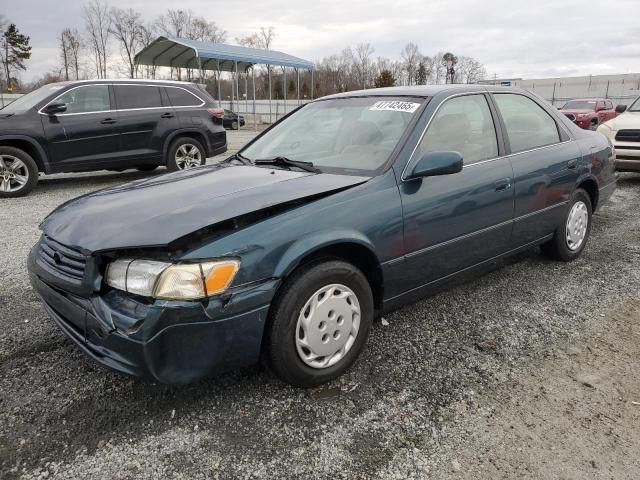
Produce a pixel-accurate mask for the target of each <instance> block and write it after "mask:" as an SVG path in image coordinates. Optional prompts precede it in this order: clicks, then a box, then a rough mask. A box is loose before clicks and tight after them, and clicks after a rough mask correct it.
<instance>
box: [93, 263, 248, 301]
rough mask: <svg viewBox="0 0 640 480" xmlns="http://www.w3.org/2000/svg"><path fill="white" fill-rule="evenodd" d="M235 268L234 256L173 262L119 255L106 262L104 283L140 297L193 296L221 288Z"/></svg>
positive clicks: (220, 290) (180, 297) (167, 297)
mask: <svg viewBox="0 0 640 480" xmlns="http://www.w3.org/2000/svg"><path fill="white" fill-rule="evenodd" d="M239 268H240V262H238V261H237V260H221V261H214V262H202V263H180V264H173V263H167V262H157V261H155V260H132V259H122V260H116V261H115V262H112V263H110V264H109V266H108V267H107V274H106V283H107V285H109V286H111V287H113V288H117V289H118V290H124V291H125V292H129V293H133V294H136V295H142V296H144V297H154V298H161V299H165V300H196V299H199V298H205V297H209V296H211V295H215V294H218V293H222V292H224V291H225V290H226V289H227V288H228V287H229V285H230V284H231V282H232V281H233V278H234V277H235V275H236V273H237V272H238V269H239Z"/></svg>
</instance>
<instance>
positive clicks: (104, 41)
mask: <svg viewBox="0 0 640 480" xmlns="http://www.w3.org/2000/svg"><path fill="white" fill-rule="evenodd" d="M82 15H83V17H84V21H85V24H86V28H87V35H88V37H89V47H90V49H91V51H92V53H93V55H94V60H95V64H96V73H97V75H98V78H106V77H107V58H108V56H109V51H108V47H109V35H110V30H111V15H109V5H108V4H107V2H106V1H103V0H91V1H90V2H89V3H87V4H85V6H84V8H83V12H82Z"/></svg>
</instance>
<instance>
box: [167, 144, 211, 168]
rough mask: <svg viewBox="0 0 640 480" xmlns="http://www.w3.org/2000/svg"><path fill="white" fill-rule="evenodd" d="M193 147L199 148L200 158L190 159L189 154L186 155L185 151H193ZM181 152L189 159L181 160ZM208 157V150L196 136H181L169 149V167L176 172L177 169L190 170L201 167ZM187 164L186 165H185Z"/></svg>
mask: <svg viewBox="0 0 640 480" xmlns="http://www.w3.org/2000/svg"><path fill="white" fill-rule="evenodd" d="M192 148H195V149H197V151H198V155H199V156H198V158H193V159H190V157H189V155H184V154H185V153H187V154H188V153H189V152H192ZM181 149H182V150H181ZM179 152H180V154H181V155H180V156H181V157H187V158H188V159H187V160H185V162H184V163H183V162H181V161H180V160H179V157H177V155H178V154H179ZM205 159H206V150H205V149H204V147H203V146H202V143H200V142H199V141H198V140H196V139H195V138H191V137H179V138H177V139H175V140H174V141H173V142H172V143H171V146H170V147H169V150H168V152H167V162H166V163H167V169H169V171H171V172H175V171H176V170H188V169H190V168H195V167H199V166H200V165H204V163H205ZM185 165H186V167H185Z"/></svg>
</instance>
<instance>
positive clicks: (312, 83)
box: [311, 68, 315, 100]
mask: <svg viewBox="0 0 640 480" xmlns="http://www.w3.org/2000/svg"><path fill="white" fill-rule="evenodd" d="M314 84H315V82H314V81H313V68H312V69H311V100H313V87H314Z"/></svg>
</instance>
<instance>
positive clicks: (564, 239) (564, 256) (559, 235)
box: [541, 188, 593, 262]
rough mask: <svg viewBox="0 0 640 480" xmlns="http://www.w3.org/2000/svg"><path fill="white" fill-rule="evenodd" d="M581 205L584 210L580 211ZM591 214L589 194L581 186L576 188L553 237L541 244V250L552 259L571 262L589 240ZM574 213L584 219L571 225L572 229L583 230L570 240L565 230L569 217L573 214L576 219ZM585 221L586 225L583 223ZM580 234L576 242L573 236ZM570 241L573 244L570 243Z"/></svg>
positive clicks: (576, 218)
mask: <svg viewBox="0 0 640 480" xmlns="http://www.w3.org/2000/svg"><path fill="white" fill-rule="evenodd" d="M583 207H584V209H585V210H586V211H583V212H582V213H580V210H582V208H583ZM592 214H593V210H592V206H591V198H590V197H589V194H587V192H586V191H584V190H583V189H581V188H578V189H576V191H575V192H573V195H572V196H571V199H570V200H569V204H568V205H567V208H566V209H565V211H564V213H563V215H562V222H561V224H560V225H558V228H557V229H556V232H555V234H554V236H553V238H552V239H551V240H549V241H548V242H547V243H544V244H543V245H541V248H542V252H543V253H544V254H545V255H546V256H547V257H549V258H551V259H553V260H560V261H563V262H571V261H573V260H575V259H576V258H578V257H579V256H580V254H581V253H582V251H583V250H584V248H585V246H586V245H587V241H588V240H589V234H590V233H591V218H592ZM576 215H579V216H581V217H582V218H583V219H584V220H583V222H582V223H581V224H580V225H581V226H580V225H578V224H576V223H574V224H573V225H574V226H575V228H574V230H573V231H574V232H576V231H577V230H576V229H578V230H580V231H584V234H583V235H578V236H577V237H575V236H574V237H573V238H574V239H573V240H570V239H569V238H568V236H569V234H568V232H567V229H568V222H569V217H570V216H573V218H574V219H575V220H576V221H578V220H579V218H578V217H577V216H576ZM585 221H586V226H585V225H584V222H585ZM580 236H582V240H581V241H580V243H579V244H578V243H577V242H576V241H575V238H579V237H580ZM572 241H573V245H571V243H572Z"/></svg>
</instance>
